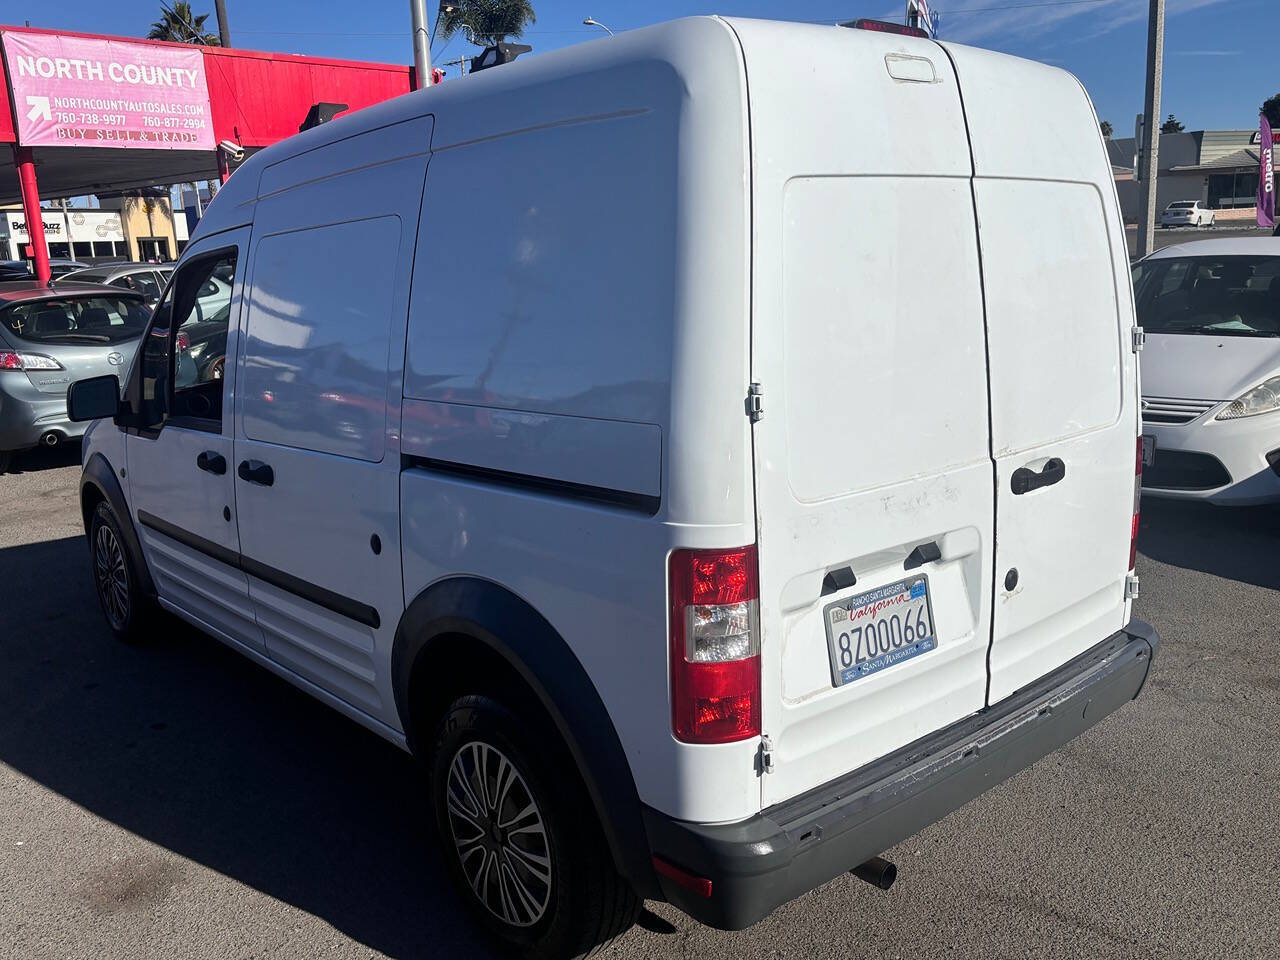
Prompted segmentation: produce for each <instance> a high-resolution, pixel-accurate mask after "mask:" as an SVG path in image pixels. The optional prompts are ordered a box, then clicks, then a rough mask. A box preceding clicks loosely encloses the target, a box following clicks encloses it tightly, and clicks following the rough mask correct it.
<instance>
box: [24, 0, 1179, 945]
mask: <svg viewBox="0 0 1280 960" xmlns="http://www.w3.org/2000/svg"><path fill="white" fill-rule="evenodd" d="M888 29H889V30H897V31H901V30H902V29H903V28H900V27H893V26H890V27H889V28H888ZM801 61H803V62H804V63H806V64H807V65H808V67H807V69H805V70H796V69H794V65H795V64H796V63H797V62H801ZM748 77H749V78H750V85H748V83H747V80H748ZM962 93H963V96H962ZM1046 115H1049V116H1052V117H1054V125H1053V127H1054V131H1055V139H1054V148H1053V149H1052V150H1048V151H1045V150H1043V149H1042V145H1041V144H1040V143H1039V142H1038V141H1035V140H1032V139H1029V138H1028V137H1027V136H1026V131H1027V130H1028V129H1032V128H1033V127H1035V126H1036V125H1038V124H1040V123H1041V121H1042V118H1043V117H1044V116H1046ZM921 130H928V132H929V135H928V136H924V137H921V136H919V135H918V134H919V131H921ZM872 134H874V135H872ZM601 196H607V197H609V203H608V206H607V208H602V207H601V204H600V199H599V198H600V197H601ZM1029 209H1043V210H1052V211H1053V216H1052V217H1050V218H1046V219H1045V220H1044V222H1043V223H1040V224H1038V225H1037V227H1036V234H1035V241H1034V242H1028V239H1027V218H1026V211H1027V210H1029ZM459 222H474V223H479V224H483V229H481V230H479V231H476V232H475V234H474V236H472V237H470V238H469V240H468V242H467V243H465V244H453V243H443V244H438V243H432V242H429V239H428V238H432V237H435V236H438V235H439V234H440V232H441V231H442V230H444V229H446V228H447V227H448V226H450V225H452V224H456V223H459ZM1124 247H1125V238H1124V228H1123V224H1122V221H1121V217H1120V210H1119V207H1118V204H1117V202H1116V193H1115V190H1114V188H1113V186H1112V174H1111V166H1110V163H1109V161H1108V157H1107V153H1106V150H1105V148H1104V145H1103V141H1102V138H1101V135H1100V134H1099V132H1098V125H1097V120H1096V118H1095V115H1094V112H1093V108H1092V106H1091V105H1090V103H1089V99H1088V97H1087V95H1086V94H1085V92H1084V90H1083V88H1082V87H1081V85H1080V84H1079V82H1078V81H1077V80H1076V79H1075V78H1074V77H1072V76H1071V75H1069V74H1067V73H1065V72H1063V71H1062V70H1058V69H1056V68H1053V67H1047V66H1043V65H1040V64H1035V63H1031V62H1029V61H1026V60H1021V59H1016V58H1013V57H1007V56H1004V55H1001V54H998V53H992V52H989V51H983V50H977V49H974V48H971V47H965V46H958V45H951V44H939V43H935V42H933V41H931V40H928V39H926V38H924V37H923V36H922V35H908V36H904V35H901V33H900V32H899V33H897V34H894V33H889V32H885V31H884V30H883V29H882V30H876V31H873V30H864V29H847V28H844V27H834V26H822V25H812V24H808V25H807V24H798V23H773V22H769V21H763V20H725V19H720V18H693V19H687V20H681V21H677V22H675V23H671V24H664V25H661V26H656V27H649V28H645V29H639V30H632V31H629V32H628V33H626V34H625V35H619V36H618V37H617V38H616V39H601V40H599V41H596V42H591V43H583V44H579V45H577V46H574V47H570V48H567V49H564V50H559V51H556V52H553V53H548V54H545V55H543V56H540V57H535V58H527V59H522V60H520V61H517V62H516V63H512V64H507V65H504V66H502V67H499V68H495V69H493V70H491V71H486V72H485V73H484V74H483V75H481V76H478V77H477V78H476V79H475V80H472V81H468V82H467V83H461V84H444V85H443V86H442V87H436V88H433V89H432V90H430V91H425V90H424V91H421V92H419V93H416V94H410V95H408V96H404V97H398V98H396V99H395V100H391V101H388V102H386V103H380V104H377V105H375V106H371V107H368V108H366V109H364V110H360V111H357V112H354V113H351V114H349V115H347V116H344V117H341V118H339V119H337V120H335V121H334V122H332V123H327V124H324V125H323V126H320V127H317V128H314V129H312V130H308V131H307V132H305V133H303V134H300V135H298V136H296V137H291V138H289V139H288V140H285V141H282V142H280V143H278V144H276V145H274V146H272V147H270V148H268V149H265V150H263V151H261V152H259V153H256V154H254V155H253V156H252V157H251V158H249V159H248V160H246V161H245V163H244V164H243V166H241V167H240V168H239V170H238V171H237V172H236V174H235V175H234V176H232V177H231V179H230V180H229V181H228V182H227V184H226V186H224V187H223V188H222V190H220V191H219V192H218V195H217V196H216V197H215V198H214V200H213V202H212V203H211V204H210V205H209V208H208V209H207V210H206V212H205V215H204V217H203V218H202V219H201V221H200V225H199V227H198V228H197V230H196V232H195V235H194V236H193V238H192V240H191V243H190V245H189V246H188V247H187V248H186V250H185V251H184V253H183V257H182V260H181V263H180V264H179V266H178V267H177V270H176V271H175V273H174V276H173V279H172V281H171V282H170V284H169V287H168V290H167V292H166V294H165V297H164V300H162V302H161V304H160V306H159V307H158V308H157V310H156V313H155V318H154V319H153V321H152V326H151V328H150V330H149V332H148V334H147V336H146V337H145V338H144V343H145V348H144V350H143V351H141V352H140V355H139V357H140V358H139V362H137V363H136V364H135V365H134V367H133V370H132V374H131V376H130V377H129V379H128V382H127V384H126V386H125V390H124V400H123V403H122V402H121V399H120V396H119V394H118V392H117V389H116V386H115V381H114V380H112V381H111V382H110V383H107V382H105V381H94V380H87V381H81V382H79V383H77V384H76V385H75V386H73V387H72V389H71V399H72V407H73V412H74V413H75V414H76V416H77V417H85V418H91V417H93V416H95V415H97V416H107V417H114V420H115V422H114V423H113V422H111V420H103V421H101V422H99V423H98V424H95V426H94V427H93V428H92V429H91V430H90V433H89V439H88V440H87V441H86V444H85V448H84V449H85V454H84V456H85V466H84V471H83V479H82V487H81V490H82V494H81V495H82V501H81V502H82V509H83V512H84V521H85V525H86V528H87V532H88V534H89V542H90V544H91V547H92V550H93V556H94V567H93V569H94V576H95V583H96V587H97V591H98V596H99V600H100V602H101V604H102V607H103V610H104V612H105V614H106V618H107V622H108V623H109V624H110V627H111V629H112V630H113V631H114V632H115V633H117V634H118V635H120V636H122V637H129V636H134V635H138V634H140V633H143V634H145V632H146V631H147V629H148V627H147V626H146V625H145V618H146V613H147V611H148V609H149V608H150V607H151V606H153V605H154V604H158V605H159V606H161V607H163V608H164V609H166V610H168V611H171V612H172V613H174V614H176V615H178V616H180V617H183V618H185V619H186V620H188V621H189V622H191V623H192V624H195V625H196V626H198V627H199V628H200V629H202V630H205V631H207V632H208V633H210V634H211V635H213V636H215V637H218V638H219V639H221V640H222V641H224V642H226V643H228V644H229V645H231V646H232V647H233V648H234V649H236V650H237V651H240V652H241V653H243V654H244V655H245V656H247V657H250V658H252V659H253V660H254V661H255V662H257V663H259V664H261V665H262V666H264V667H265V668H266V669H269V670H272V671H275V672H276V673H278V674H279V675H280V676H282V677H284V678H286V679H287V680H288V681H289V682H291V683H294V684H296V685H297V686H298V687H300V688H302V689H303V690H306V691H307V692H308V693H309V694H311V695H313V696H315V697H317V698H319V699H320V700H322V701H323V702H325V703H327V704H329V705H331V706H332V707H334V708H335V709H337V710H339V711H341V712H342V713H344V714H345V715H346V716H348V717H350V718H351V719H352V720H354V721H355V722H357V723H360V724H363V725H364V726H365V727H367V728H369V729H370V730H373V731H375V732H376V733H378V734H380V735H381V736H383V737H385V738H386V739H388V740H389V741H391V742H393V743H395V744H396V745H398V746H401V747H404V748H406V749H408V750H411V751H412V752H414V753H415V754H417V755H418V756H420V757H421V758H422V760H423V762H424V765H425V767H426V769H427V770H429V771H430V772H431V779H430V783H429V786H428V790H427V791H426V792H425V793H424V794H422V795H417V794H415V795H413V796H412V798H411V799H410V800H409V801H408V803H409V805H410V809H413V810H415V811H417V812H418V815H419V816H421V818H422V819H423V820H424V821H426V822H432V821H434V824H435V827H436V830H437V831H438V835H439V837H440V839H441V844H442V853H443V862H444V864H445V865H446V869H447V870H448V871H449V872H450V874H451V876H452V877H453V879H454V881H455V884H456V887H457V890H458V893H459V896H460V897H461V898H462V900H463V902H465V904H466V905H467V906H468V907H469V908H470V909H472V910H473V911H474V912H475V914H476V915H477V916H478V917H480V918H482V920H483V921H484V922H485V923H486V924H487V925H488V927H489V928H490V929H491V930H492V931H493V932H494V933H495V934H496V935H497V936H498V937H499V938H501V939H502V940H503V941H505V942H506V943H507V944H508V945H510V946H513V947H515V948H516V949H518V950H520V951H522V952H523V953H525V954H526V955H531V956H537V957H540V958H551V957H577V956H582V955H585V954H586V953H587V952H588V951H590V950H592V949H594V948H595V947H597V946H599V945H600V944H602V943H606V942H608V940H609V939H610V938H612V937H613V936H615V935H616V934H618V933H620V932H621V931H622V930H625V929H626V928H627V927H628V926H629V925H630V924H631V922H632V921H633V920H634V918H635V917H636V915H637V912H638V910H639V907H640V903H641V899H642V898H651V899H661V900H666V901H668V902H670V903H673V904H675V905H676V906H678V907H679V908H680V909H682V910H684V911H686V912H687V913H688V914H690V915H691V916H693V917H695V918H697V919H699V920H701V921H703V922H705V923H709V924H713V925H715V926H718V927H723V928H728V929H740V928H742V927H745V926H748V925H749V924H752V923H754V922H756V921H757V920H760V919H761V918H763V917H765V916H766V915H768V914H769V912H770V911H772V910H773V909H774V908H776V907H777V906H779V905H780V904H782V903H785V902H786V901H788V900H790V899H792V898H793V897H797V896H800V895H801V894H804V893H806V892H808V891H810V890H812V889H814V888H815V887H816V886H818V885H820V884H823V883H826V882H827V881H828V880H831V879H832V878H834V877H836V876H838V875H840V874H843V873H845V872H846V871H851V870H852V871H854V872H855V873H856V875H857V876H859V877H862V878H864V879H868V880H870V881H872V882H874V883H876V884H877V885H880V886H882V887H887V886H888V884H889V882H890V881H891V879H892V875H893V868H892V865H890V864H888V863H886V862H885V861H883V860H882V859H881V858H880V857H879V854H880V853H881V852H883V851H884V850H887V849H888V848H889V847H891V846H892V845H894V844H895V843H897V842H899V841H900V840H903V839H905V838H906V837H908V836H911V835H912V834H914V833H916V832H917V831H919V830H920V829H922V828H923V827H925V826H926V825H928V824H930V823H932V822H934V821H935V820H937V819H938V818H939V817H942V816H944V815H945V814H946V813H947V812H949V811H951V810H954V809H956V808H957V807H959V806H960V805H961V804H963V803H965V802H967V801H968V800H970V799H972V798H973V797H975V796H977V795H978V794H979V793H981V792H982V791H984V790H986V789H988V788H989V787H991V786H993V785H995V784H997V783H999V782H1000V781H1001V780H1003V779H1005V778H1006V777H1009V776H1011V775H1013V774H1014V773H1016V772H1017V771H1018V770H1020V769H1022V768H1024V767H1026V766H1028V765H1029V764H1031V763H1033V762H1035V761H1036V760H1037V759H1039V758H1041V757H1043V756H1045V755H1047V754H1049V753H1051V752H1052V751H1054V750H1056V749H1058V748H1059V747H1060V746H1062V745H1063V744H1065V743H1066V742H1067V741H1068V740H1070V739H1071V738H1072V737H1074V736H1076V735H1077V734H1078V733H1080V732H1081V731H1083V730H1084V729H1085V728H1087V727H1089V726H1090V725H1092V724H1094V723H1096V722H1098V721H1099V720H1101V719H1102V718H1104V717H1106V716H1107V715H1108V714H1110V713H1112V712H1113V711H1115V710H1118V709H1119V708H1120V707H1121V706H1122V705H1123V704H1125V703H1127V702H1128V701H1129V700H1131V699H1133V697H1135V696H1137V695H1138V692H1139V690H1141V689H1142V686H1143V683H1144V681H1145V680H1146V677H1147V674H1148V669H1149V667H1150V664H1151V661H1152V658H1153V655H1154V654H1155V652H1156V648H1157V647H1158V637H1157V636H1156V634H1155V632H1154V631H1153V630H1152V629H1151V628H1150V627H1149V626H1147V625H1145V624H1141V623H1139V622H1137V621H1134V620H1132V619H1131V615H1132V599H1133V597H1134V595H1135V593H1136V589H1137V577H1136V575H1135V573H1134V570H1133V556H1134V553H1133V548H1134V540H1133V537H1134V534H1135V531H1136V524H1135V522H1134V521H1135V515H1134V510H1135V506H1136V501H1137V494H1138V489H1137V484H1138V475H1137V470H1136V459H1137V458H1136V451H1137V447H1138V441H1139V432H1140V431H1139V429H1138V426H1139V421H1138V389H1137V354H1136V352H1135V351H1134V349H1133V348H1131V346H1130V344H1133V343H1135V342H1136V341H1135V337H1134V334H1133V330H1134V314H1133V302H1132V298H1131V297H1130V295H1129V289H1130V287H1129V283H1128V277H1127V270H1128V263H1127V261H1126V260H1125V257H1124V255H1123V253H1121V252H1120V251H1123V250H1124ZM210 277H214V278H220V279H221V280H222V281H223V282H226V283H229V284H230V298H229V300H228V301H227V305H226V307H225V308H224V309H223V310H221V311H219V313H218V314H217V315H213V316H210V317H208V319H205V320H202V321H200V323H199V324H198V327H199V330H198V332H199V336H200V338H201V339H206V338H208V337H209V336H210V335H211V333H213V332H217V331H216V330H213V329H211V328H217V327H218V326H222V327H223V328H225V329H223V330H222V331H221V332H222V334H223V335H224V337H225V343H226V347H225V362H224V365H223V366H222V368H221V376H218V375H217V374H215V373H214V372H213V371H212V370H208V371H207V372H206V368H204V367H198V368H197V370H196V375H195V376H194V378H193V379H182V380H177V381H175V379H174V377H173V369H174V368H173V364H172V357H173V353H174V351H175V350H181V349H182V345H181V339H182V337H183V334H184V331H185V332H187V334H188V339H189V342H193V341H194V340H195V339H196V338H195V336H193V335H191V334H190V331H191V330H192V327H193V326H194V324H193V323H189V322H188V321H190V320H191V318H192V317H193V316H196V315H197V311H198V310H199V309H200V306H199V297H200V295H201V291H202V290H203V289H204V287H205V284H206V282H207V280H208V279H209V278H210ZM1121 344H1124V348H1123V349H1121V347H1120V345H1121ZM0 375H3V374H0ZM126 463H127V467H128V469H127V475H126V471H125V470H124V469H123V468H124V467H125V465H126ZM175 682H185V681H181V680H175ZM120 695H121V696H131V695H133V693H132V692H131V691H121V692H120ZM246 748H247V749H260V748H261V744H247V745H246ZM1129 760H1133V762H1135V763H1138V762H1141V761H1140V760H1138V759H1136V758H1126V757H1124V756H1123V755H1121V754H1117V755H1115V756H1113V757H1111V758H1109V763H1111V764H1112V765H1123V764H1125V763H1127V762H1129ZM334 775H335V776H340V775H342V774H341V772H339V771H335V774H334ZM406 787H408V785H406ZM299 801H300V802H305V798H299ZM375 806H376V804H375V805H374V806H371V807H370V809H374V807H375ZM1045 813H1046V811H1045V810H1043V809H1041V810H1028V811H1025V815H1026V816H1028V817H1032V818H1040V819H1042V820H1044V821H1045V822H1046V823H1048V822H1049V821H1051V820H1052V817H1047V818H1046V817H1045ZM368 814H369V811H368V810H364V811H361V810H353V811H352V812H351V815H352V816H353V817H359V816H367V815H368ZM1046 829H1053V827H1051V826H1046ZM340 832H341V831H340V825H335V836H337V835H339V834H340ZM1074 839H1077V840H1078V841H1079V842H1082V843H1092V844H1095V849H1096V852H1097V856H1098V859H1099V863H1100V867H1099V868H1100V869H1111V868H1112V867H1114V864H1115V858H1114V857H1113V856H1112V853H1113V850H1112V848H1111V846H1110V845H1109V844H1108V843H1106V842H1098V840H1097V837H1095V836H1091V835H1084V836H1082V837H1079V838H1074ZM318 842H326V841H325V839H324V838H318ZM416 853H417V851H416V849H415V847H414V846H413V845H412V844H406V847H405V855H406V856H413V855H416ZM1036 869H1037V870H1044V871H1046V872H1050V873H1052V870H1053V866H1052V864H1043V863H1038V864H1037V865H1036ZM341 880H342V878H336V882H341ZM1120 880H1121V877H1120V876H1119V874H1117V881H1118V882H1119V881H1120ZM934 893H935V895H936V896H937V897H938V898H941V899H939V900H938V901H937V902H935V903H934V909H935V910H937V911H938V912H939V913H942V914H945V913H946V912H947V910H948V907H947V904H946V902H945V899H946V897H947V896H954V897H965V896H968V895H969V894H968V892H967V891H965V890H963V889H959V888H957V889H954V890H950V891H946V890H943V889H941V888H939V889H936V890H935V891H934ZM422 909H423V910H426V911H432V910H435V911H446V910H450V909H453V906H451V905H450V904H448V903H423V904H422ZM868 922H870V921H868ZM844 923H845V921H844V920H843V919H839V920H838V924H844ZM842 935H843V934H842ZM855 935H856V931H855Z"/></svg>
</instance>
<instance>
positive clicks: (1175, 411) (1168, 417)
mask: <svg viewBox="0 0 1280 960" xmlns="http://www.w3.org/2000/svg"><path fill="white" fill-rule="evenodd" d="M1217 404H1218V401H1217V400H1175V399H1172V398H1170V397H1143V398H1142V419H1143V420H1144V421H1146V422H1147V423H1190V422H1191V421H1192V420H1194V419H1196V417H1200V416H1203V415H1204V414H1205V413H1207V412H1208V411H1209V410H1212V409H1213V408H1214V407H1215V406H1217Z"/></svg>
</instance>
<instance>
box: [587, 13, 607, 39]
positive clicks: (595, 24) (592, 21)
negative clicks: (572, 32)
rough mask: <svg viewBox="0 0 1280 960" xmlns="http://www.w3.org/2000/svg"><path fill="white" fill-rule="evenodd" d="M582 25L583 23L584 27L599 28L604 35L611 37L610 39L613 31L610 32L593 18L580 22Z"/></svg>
mask: <svg viewBox="0 0 1280 960" xmlns="http://www.w3.org/2000/svg"><path fill="white" fill-rule="evenodd" d="M582 23H583V24H584V25H585V26H588V27H599V28H600V29H601V30H603V31H604V32H605V33H607V34H608V35H609V36H611V37H612V36H613V31H612V30H610V29H609V28H608V27H606V26H605V25H604V24H603V23H601V22H600V21H599V20H596V19H594V18H593V17H587V19H585V20H583V21H582Z"/></svg>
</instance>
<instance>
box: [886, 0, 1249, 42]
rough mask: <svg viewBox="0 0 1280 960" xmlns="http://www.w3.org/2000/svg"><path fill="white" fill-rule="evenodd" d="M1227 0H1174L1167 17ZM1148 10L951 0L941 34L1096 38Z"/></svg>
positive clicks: (1128, 2)
mask: <svg viewBox="0 0 1280 960" xmlns="http://www.w3.org/2000/svg"><path fill="white" fill-rule="evenodd" d="M1225 2H1227V0H1169V5H1168V9H1167V12H1166V17H1173V16H1177V15H1178V14H1182V13H1187V12H1188V11H1191V10H1197V9H1199V8H1201V7H1208V6H1213V5H1215V4H1219V3H1225ZM1149 10H1150V4H1149V2H1148V0H1057V2H1052V0H950V2H948V3H947V4H946V5H945V6H944V7H942V8H941V14H942V36H943V38H944V39H946V40H956V41H959V42H961V43H975V42H980V41H983V40H988V41H989V40H991V39H993V38H998V37H1016V38H1018V39H1021V40H1026V39H1031V38H1035V37H1040V36H1044V35H1045V34H1049V33H1056V34H1059V35H1062V36H1063V38H1064V39H1071V40H1082V39H1092V38H1093V37H1097V36H1100V35H1102V34H1104V33H1110V32H1111V31H1113V30H1117V29H1119V28H1120V27H1123V26H1126V25H1127V24H1130V23H1134V22H1137V21H1145V20H1146V19H1147V16H1148V11H1149ZM898 16H901V13H900V12H899V14H898Z"/></svg>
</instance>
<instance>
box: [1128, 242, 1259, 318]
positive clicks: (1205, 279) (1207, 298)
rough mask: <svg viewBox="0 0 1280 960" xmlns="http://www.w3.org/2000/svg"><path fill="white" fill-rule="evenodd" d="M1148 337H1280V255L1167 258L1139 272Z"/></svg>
mask: <svg viewBox="0 0 1280 960" xmlns="http://www.w3.org/2000/svg"><path fill="white" fill-rule="evenodd" d="M1133 289H1134V299H1135V300H1136V301H1137V305H1138V322H1139V323H1140V324H1141V325H1142V327H1143V329H1145V330H1146V331H1147V332H1148V333H1180V334H1210V335H1213V336H1233V337H1276V336H1280V257H1165V258H1158V259H1155V260H1145V261H1143V262H1142V263H1139V264H1137V265H1136V266H1135V267H1134V270H1133Z"/></svg>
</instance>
